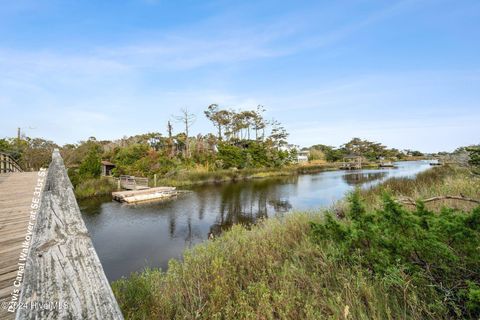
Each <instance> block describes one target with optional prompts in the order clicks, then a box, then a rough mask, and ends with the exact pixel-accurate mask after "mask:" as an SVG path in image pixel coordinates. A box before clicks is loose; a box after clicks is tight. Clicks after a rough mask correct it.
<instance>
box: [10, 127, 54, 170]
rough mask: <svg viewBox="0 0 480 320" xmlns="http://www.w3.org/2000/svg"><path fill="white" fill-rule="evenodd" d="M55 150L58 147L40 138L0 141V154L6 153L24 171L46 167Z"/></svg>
mask: <svg viewBox="0 0 480 320" xmlns="http://www.w3.org/2000/svg"><path fill="white" fill-rule="evenodd" d="M55 148H58V145H57V144H55V143H54V142H53V141H49V140H45V139H40V138H29V137H25V136H21V137H17V138H4V139H0V152H5V153H8V154H9V155H10V156H11V157H12V158H13V159H14V160H15V161H16V162H17V163H18V164H19V165H20V167H22V168H23V169H24V170H26V171H31V170H38V169H40V168H41V167H46V166H48V164H49V163H50V159H51V156H52V152H53V149H55Z"/></svg>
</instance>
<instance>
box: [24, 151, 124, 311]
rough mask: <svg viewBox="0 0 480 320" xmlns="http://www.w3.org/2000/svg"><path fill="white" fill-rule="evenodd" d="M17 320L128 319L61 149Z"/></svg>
mask: <svg viewBox="0 0 480 320" xmlns="http://www.w3.org/2000/svg"><path fill="white" fill-rule="evenodd" d="M16 319H123V317H122V313H121V311H120V308H119V307H118V304H117V302H116V300H115V297H114V295H113V293H112V289H111V288H110V285H109V283H108V280H107V278H106V276H105V273H104V271H103V268H102V265H101V264H100V260H99V258H98V256H97V253H96V251H95V249H94V247H93V244H92V240H91V239H90V236H89V234H88V231H87V228H86V227H85V224H84V222H83V220H82V217H81V213H80V210H79V208H78V204H77V201H76V199H75V196H74V193H73V187H72V184H71V183H70V180H69V178H68V175H67V172H66V170H65V166H64V164H63V160H62V157H61V156H60V153H59V152H58V150H55V151H54V152H53V155H52V162H51V163H50V166H49V168H48V174H47V178H46V182H45V188H44V191H43V194H42V198H41V205H40V209H39V211H38V213H37V217H36V223H35V226H34V227H33V237H32V240H31V246H30V249H29V251H28V257H27V263H26V267H25V272H24V279H23V287H22V293H21V298H20V308H19V309H18V310H17V314H16Z"/></svg>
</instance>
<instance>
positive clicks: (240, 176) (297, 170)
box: [157, 162, 378, 187]
mask: <svg viewBox="0 0 480 320" xmlns="http://www.w3.org/2000/svg"><path fill="white" fill-rule="evenodd" d="M340 167H341V163H327V162H322V163H313V164H310V163H309V164H302V165H293V166H287V167H283V168H253V169H241V170H237V169H229V170H216V171H206V170H204V169H203V168H202V169H199V170H188V171H179V172H175V173H173V174H171V175H170V176H168V177H165V178H162V179H159V180H158V181H157V185H166V186H174V187H187V186H191V185H199V184H209V183H222V182H229V181H240V180H249V179H261V178H271V177H281V176H292V175H297V174H309V173H318V172H322V171H331V170H339V169H340ZM376 167H378V165H376V164H365V168H376Z"/></svg>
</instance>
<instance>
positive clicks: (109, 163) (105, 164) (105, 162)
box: [102, 160, 115, 167]
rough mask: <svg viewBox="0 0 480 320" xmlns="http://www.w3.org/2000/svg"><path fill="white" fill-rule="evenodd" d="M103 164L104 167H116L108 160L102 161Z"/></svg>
mask: <svg viewBox="0 0 480 320" xmlns="http://www.w3.org/2000/svg"><path fill="white" fill-rule="evenodd" d="M102 164H103V165H104V166H114V167H115V164H114V163H111V162H110V161H107V160H102Z"/></svg>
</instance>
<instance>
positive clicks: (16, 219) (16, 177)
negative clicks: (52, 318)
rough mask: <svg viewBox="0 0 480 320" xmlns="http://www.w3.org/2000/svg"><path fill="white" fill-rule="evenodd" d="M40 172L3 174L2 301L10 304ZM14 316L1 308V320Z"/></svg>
mask: <svg viewBox="0 0 480 320" xmlns="http://www.w3.org/2000/svg"><path fill="white" fill-rule="evenodd" d="M37 178H38V173H37V172H18V173H8V174H0V301H7V302H9V301H10V297H11V293H12V292H13V281H14V279H15V277H16V276H17V271H18V259H19V257H20V252H21V250H22V242H23V241H24V239H25V234H26V231H27V225H28V221H29V216H30V204H31V201H32V197H33V192H34V190H35V185H36V183H37ZM14 318H15V313H9V312H7V310H6V309H3V308H0V319H2V320H3V319H5V320H11V319H14Z"/></svg>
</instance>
